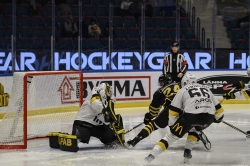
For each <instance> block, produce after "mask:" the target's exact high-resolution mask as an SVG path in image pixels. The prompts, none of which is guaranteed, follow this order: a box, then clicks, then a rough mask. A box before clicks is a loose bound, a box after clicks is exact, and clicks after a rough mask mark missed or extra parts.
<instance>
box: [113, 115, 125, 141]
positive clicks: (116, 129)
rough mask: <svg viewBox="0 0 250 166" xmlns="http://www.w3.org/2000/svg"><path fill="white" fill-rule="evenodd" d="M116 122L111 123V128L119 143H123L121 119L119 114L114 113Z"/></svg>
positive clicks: (123, 130)
mask: <svg viewBox="0 0 250 166" xmlns="http://www.w3.org/2000/svg"><path fill="white" fill-rule="evenodd" d="M116 119H117V122H116V123H113V130H114V132H115V135H116V137H117V139H118V141H119V143H120V144H121V145H124V142H125V139H124V132H125V129H124V128H123V121H122V117H121V115H120V114H117V115H116Z"/></svg>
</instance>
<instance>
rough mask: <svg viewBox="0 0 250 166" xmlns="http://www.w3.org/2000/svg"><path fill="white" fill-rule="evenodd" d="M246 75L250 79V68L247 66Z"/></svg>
mask: <svg viewBox="0 0 250 166" xmlns="http://www.w3.org/2000/svg"><path fill="white" fill-rule="evenodd" d="M247 75H248V77H250V66H248V68H247Z"/></svg>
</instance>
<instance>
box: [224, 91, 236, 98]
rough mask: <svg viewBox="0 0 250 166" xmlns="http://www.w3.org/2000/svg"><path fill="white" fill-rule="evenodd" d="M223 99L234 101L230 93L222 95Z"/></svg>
mask: <svg viewBox="0 0 250 166" xmlns="http://www.w3.org/2000/svg"><path fill="white" fill-rule="evenodd" d="M223 98H224V99H235V95H234V93H232V92H228V93H224V94H223Z"/></svg>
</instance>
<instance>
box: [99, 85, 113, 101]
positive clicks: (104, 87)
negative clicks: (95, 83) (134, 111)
mask: <svg viewBox="0 0 250 166" xmlns="http://www.w3.org/2000/svg"><path fill="white" fill-rule="evenodd" d="M99 87H100V88H101V89H102V90H103V92H105V95H106V96H108V97H110V98H111V97H112V95H113V91H112V87H111V86H110V85H109V84H108V83H105V82H102V83H101V84H100V86H99Z"/></svg>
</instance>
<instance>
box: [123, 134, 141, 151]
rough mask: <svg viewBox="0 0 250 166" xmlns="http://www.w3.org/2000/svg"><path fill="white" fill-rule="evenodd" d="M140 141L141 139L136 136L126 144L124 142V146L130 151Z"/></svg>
mask: <svg viewBox="0 0 250 166" xmlns="http://www.w3.org/2000/svg"><path fill="white" fill-rule="evenodd" d="M140 140H141V137H140V136H136V137H135V138H134V139H133V140H128V142H126V143H125V144H124V145H125V147H126V148H128V149H132V148H133V147H134V146H135V145H136V144H137V143H138V142H140Z"/></svg>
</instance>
